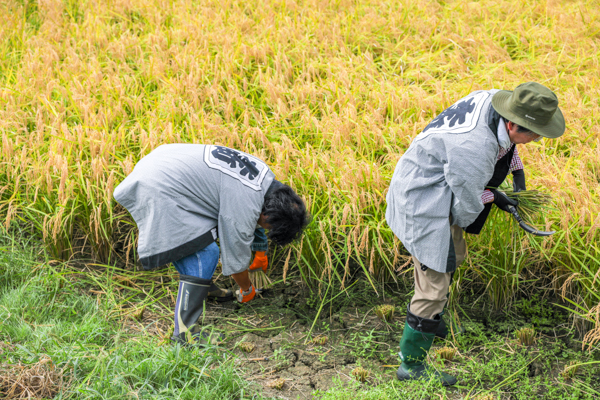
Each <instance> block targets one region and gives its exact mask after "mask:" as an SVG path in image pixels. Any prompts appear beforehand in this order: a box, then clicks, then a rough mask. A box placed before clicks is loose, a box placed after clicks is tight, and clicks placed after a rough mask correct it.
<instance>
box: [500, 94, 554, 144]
mask: <svg viewBox="0 0 600 400" xmlns="http://www.w3.org/2000/svg"><path fill="white" fill-rule="evenodd" d="M492 106H493V107H494V109H495V110H496V111H497V112H498V114H500V115H501V116H502V117H504V118H505V119H507V120H509V121H512V122H514V123H515V124H518V125H521V126H522V127H524V128H526V129H529V130H530V131H532V132H533V133H537V134H538V135H540V136H543V137H546V138H551V139H554V138H557V137H559V136H561V135H562V134H563V133H565V118H564V117H563V114H562V112H561V111H560V108H558V98H557V97H556V95H555V94H554V92H552V90H550V89H548V88H547V87H546V86H544V85H540V84H539V83H537V82H527V83H522V84H520V85H519V86H517V87H516V88H515V90H514V91H510V90H501V91H499V92H497V93H496V94H494V97H492Z"/></svg>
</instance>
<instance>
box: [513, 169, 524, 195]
mask: <svg viewBox="0 0 600 400" xmlns="http://www.w3.org/2000/svg"><path fill="white" fill-rule="evenodd" d="M512 174H513V190H514V191H515V193H516V192H520V191H522V190H527V187H526V186H525V172H524V171H523V170H522V169H518V170H516V171H513V173H512Z"/></svg>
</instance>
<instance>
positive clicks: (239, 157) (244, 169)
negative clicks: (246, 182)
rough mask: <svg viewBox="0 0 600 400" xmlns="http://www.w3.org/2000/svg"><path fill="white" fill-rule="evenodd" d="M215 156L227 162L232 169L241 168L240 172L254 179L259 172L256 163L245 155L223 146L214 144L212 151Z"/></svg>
mask: <svg viewBox="0 0 600 400" xmlns="http://www.w3.org/2000/svg"><path fill="white" fill-rule="evenodd" d="M211 153H212V155H213V157H215V158H216V159H217V160H221V161H224V162H226V163H227V164H228V165H229V167H230V168H231V169H234V170H235V169H238V168H240V171H239V174H240V175H242V176H246V175H247V176H248V179H250V180H251V181H253V180H254V179H255V178H256V177H257V176H258V174H259V172H260V171H259V170H258V169H257V168H256V163H255V162H254V161H250V160H249V159H248V157H246V156H245V155H243V154H241V153H239V152H237V151H235V150H232V149H229V148H227V147H222V146H214V150H213V151H212V152H211Z"/></svg>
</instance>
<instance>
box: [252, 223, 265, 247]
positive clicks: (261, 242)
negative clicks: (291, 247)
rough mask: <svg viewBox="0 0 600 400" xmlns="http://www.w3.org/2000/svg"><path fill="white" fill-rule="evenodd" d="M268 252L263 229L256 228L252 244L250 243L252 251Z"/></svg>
mask: <svg viewBox="0 0 600 400" xmlns="http://www.w3.org/2000/svg"><path fill="white" fill-rule="evenodd" d="M267 250H269V241H268V240H267V235H265V229H264V228H256V230H255V231H254V242H252V251H267Z"/></svg>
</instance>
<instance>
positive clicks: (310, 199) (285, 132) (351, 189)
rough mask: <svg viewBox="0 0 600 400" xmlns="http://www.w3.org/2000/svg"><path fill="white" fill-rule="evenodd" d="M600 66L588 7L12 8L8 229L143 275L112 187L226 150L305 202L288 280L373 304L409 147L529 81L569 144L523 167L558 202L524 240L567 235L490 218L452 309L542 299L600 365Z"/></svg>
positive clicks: (5, 123)
mask: <svg viewBox="0 0 600 400" xmlns="http://www.w3.org/2000/svg"><path fill="white" fill-rule="evenodd" d="M599 54H600V2H598V1H554V0H547V1H527V2H523V1H503V0H501V1H493V2H492V1H443V0H438V1H425V0H414V1H407V0H402V1H389V0H382V1H370V0H362V1H351V0H332V1H318V0H312V1H311V0H306V1H301V0H298V1H293V0H289V1H285V0H281V1H278V0H269V1H267V0H256V1H253V2H247V1H237V0H219V1H211V0H201V1H186V0H172V1H167V0H164V1H162V0H146V1H141V0H107V1H92V0H81V1H76V0H38V1H33V0H8V1H2V2H0V136H1V143H2V151H1V153H0V220H1V221H2V222H3V226H4V229H5V230H10V229H12V228H11V227H14V226H19V227H26V228H27V230H28V232H30V233H31V234H33V235H35V236H39V238H40V240H41V241H43V244H44V249H45V251H46V252H48V254H49V255H50V257H51V258H53V259H55V260H58V261H81V260H85V261H86V262H87V263H92V264H94V265H96V266H100V267H96V268H101V269H102V268H105V269H106V270H111V271H112V270H113V269H114V267H115V266H116V267H118V268H123V269H124V270H127V271H135V270H136V268H137V267H136V262H137V255H136V251H135V248H136V228H135V224H134V222H133V220H132V219H131V217H130V216H129V215H128V214H127V213H126V211H125V210H124V209H123V208H122V207H120V206H119V205H118V204H117V203H116V202H115V201H114V199H113V198H112V192H113V189H114V187H116V185H118V184H119V182H120V181H122V180H123V179H124V178H125V177H126V176H127V175H128V174H129V173H130V172H131V171H132V169H133V166H134V165H135V163H136V162H137V161H138V160H139V159H140V158H142V157H143V156H144V155H146V154H148V153H149V152H150V151H152V150H153V149H154V148H156V147H157V146H159V145H161V144H164V143H176V142H186V143H215V144H222V145H225V146H229V147H233V148H237V149H240V150H242V151H245V152H248V153H252V154H254V155H256V156H258V157H260V158H262V159H264V160H265V161H267V163H268V164H269V165H270V166H271V168H272V170H273V171H274V172H275V174H276V176H277V178H278V179H279V180H281V181H283V182H285V183H287V184H289V185H290V186H292V187H293V188H294V189H295V190H296V191H297V192H298V193H299V194H301V196H302V197H303V198H304V199H305V200H306V202H307V204H308V205H309V208H310V211H311V213H312V215H313V220H312V222H311V224H310V225H309V227H308V229H307V231H306V233H305V235H304V237H303V239H302V241H301V242H299V243H296V244H295V245H294V246H292V247H289V248H285V249H274V252H273V255H272V258H273V260H274V264H276V266H277V267H276V268H277V270H278V271H279V272H278V273H279V274H280V275H281V280H284V281H285V280H287V278H288V276H291V275H294V276H296V277H297V278H298V279H297V281H294V282H297V285H298V286H302V287H305V288H307V289H306V290H308V292H309V293H310V295H311V296H312V298H314V299H315V300H314V301H315V303H314V304H315V308H316V309H318V310H319V312H320V310H321V308H323V307H324V304H327V302H328V301H333V296H337V294H339V293H340V292H341V291H343V290H345V289H347V288H348V287H349V286H350V285H352V284H353V283H354V282H356V281H357V279H358V280H360V281H363V282H366V283H367V284H368V286H367V289H365V290H368V291H370V295H371V296H374V297H377V296H382V295H383V294H384V290H383V289H382V288H384V287H389V285H395V287H397V288H400V287H408V288H410V282H411V280H412V273H411V268H412V264H411V262H410V256H409V255H408V254H407V252H406V251H405V250H404V248H403V247H402V244H401V243H399V242H398V241H397V239H395V237H394V235H393V233H392V232H391V230H390V229H389V227H388V226H387V224H386V223H385V219H384V216H385V208H386V204H385V195H386V192H387V189H388V185H389V181H390V179H391V176H392V173H393V171H394V167H395V165H396V163H397V161H398V159H399V158H400V157H401V155H402V154H403V152H404V151H405V150H406V149H407V148H408V146H409V144H410V142H411V140H412V138H414V136H415V135H417V134H418V133H419V132H420V131H421V130H422V129H423V128H424V127H425V126H426V125H427V124H428V123H429V122H430V121H431V119H433V118H434V117H435V116H436V115H437V114H439V113H440V112H441V111H442V110H444V109H445V108H446V107H448V106H450V105H451V104H452V103H454V102H455V101H456V100H458V99H459V98H461V97H463V96H465V95H467V94H468V93H470V92H471V91H474V90H479V89H492V88H496V89H507V90H512V89H514V88H515V87H516V86H517V85H518V84H519V83H522V82H527V81H537V82H540V83H542V84H544V85H546V86H547V87H549V88H551V89H552V90H553V91H554V92H555V93H556V94H557V96H558V98H559V102H560V103H559V105H560V107H561V109H562V111H563V113H564V115H565V119H566V123H567V130H566V132H565V134H564V135H563V136H562V137H561V138H559V139H556V140H543V141H541V142H539V143H531V144H528V145H521V146H520V147H519V153H520V155H521V159H522V160H523V163H524V165H525V171H526V172H525V173H526V177H527V186H528V188H529V189H538V190H541V191H543V192H545V193H548V194H550V195H551V196H552V199H553V202H552V204H551V207H550V208H548V209H546V210H544V212H541V213H538V214H537V215H534V216H533V217H532V218H533V221H534V222H535V226H536V227H538V228H540V229H543V230H556V231H557V232H556V234H554V235H553V236H551V237H547V238H538V237H532V236H528V235H526V234H525V233H523V232H522V231H520V230H519V229H518V227H517V226H516V225H514V224H513V223H512V222H511V221H510V219H509V217H508V215H505V214H504V213H495V214H493V216H492V218H491V220H489V221H488V223H487V225H486V228H485V229H484V231H483V232H482V234H480V235H479V236H469V237H468V238H467V241H468V245H469V254H468V257H467V260H466V263H465V264H464V265H463V266H462V267H461V268H460V269H459V271H458V273H457V274H456V276H455V279H454V284H453V288H452V297H451V302H450V304H451V306H454V305H460V304H461V299H463V296H464V295H466V293H478V294H480V295H481V296H482V297H481V298H482V299H484V300H483V302H484V303H485V304H486V307H488V306H489V309H491V310H495V311H499V310H513V309H514V307H515V305H518V304H520V303H519V301H522V299H523V298H531V297H532V296H541V297H543V298H550V299H552V302H553V303H556V304H558V307H559V308H560V309H561V310H563V311H564V314H563V315H564V322H565V323H568V324H569V325H570V326H571V327H572V328H573V329H574V330H575V331H576V332H577V335H578V338H579V340H580V345H581V346H580V347H581V350H582V351H585V352H593V351H597V350H598V346H599V345H600V231H599V229H598V228H600V196H599V195H600V126H599V123H600V100H599V99H600V74H599V73H598V71H599V70H600V57H599ZM20 229H21V228H20ZM386 285H387V286H386ZM153 287H154V286H153ZM406 290H409V291H410V289H406ZM327 299H329V300H327ZM319 307H320V308H319ZM399 312H400V313H403V311H399ZM315 321H316V319H315ZM313 325H314V323H313ZM332 398H333V397H332ZM373 398H377V397H373Z"/></svg>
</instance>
